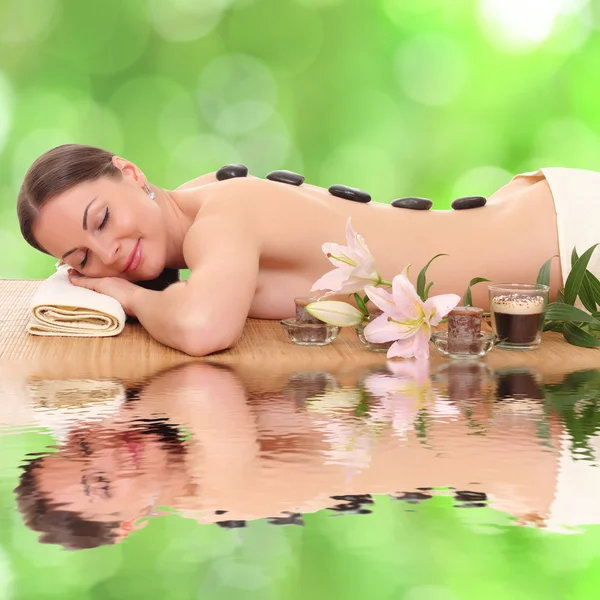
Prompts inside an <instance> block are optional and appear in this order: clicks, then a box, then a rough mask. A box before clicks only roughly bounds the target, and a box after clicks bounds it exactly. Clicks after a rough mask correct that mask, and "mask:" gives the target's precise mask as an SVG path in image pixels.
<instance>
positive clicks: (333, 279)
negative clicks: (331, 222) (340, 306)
mask: <svg viewBox="0 0 600 600" xmlns="http://www.w3.org/2000/svg"><path fill="white" fill-rule="evenodd" d="M346 240H347V242H348V245H347V246H341V245H340V244H335V243H333V242H326V243H325V244H323V247H322V248H323V252H324V253H325V254H326V255H327V258H328V259H329V261H330V262H331V263H332V264H333V265H334V266H335V267H336V268H335V269H333V271H329V272H328V273H325V275H323V277H321V278H320V279H319V280H317V281H316V282H315V283H314V284H313V286H312V288H311V289H310V291H311V292H314V291H316V290H330V291H329V292H327V293H326V294H325V295H324V296H323V298H324V297H326V296H331V295H332V294H343V293H352V292H360V291H361V290H362V289H363V288H364V287H365V286H366V285H369V284H375V285H377V284H378V283H380V282H381V277H380V276H379V272H378V270H377V266H376V265H375V259H374V258H373V256H372V255H371V253H370V252H369V249H368V248H367V244H366V243H365V240H364V239H363V237H362V236H361V235H360V234H358V233H356V232H355V231H354V230H353V229H352V224H351V218H348V221H347V222H346Z"/></svg>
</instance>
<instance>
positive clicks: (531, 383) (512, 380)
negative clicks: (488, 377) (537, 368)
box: [496, 371, 544, 400]
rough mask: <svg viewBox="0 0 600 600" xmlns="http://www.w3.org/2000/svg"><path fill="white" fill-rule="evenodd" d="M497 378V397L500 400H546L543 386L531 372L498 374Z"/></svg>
mask: <svg viewBox="0 0 600 600" xmlns="http://www.w3.org/2000/svg"><path fill="white" fill-rule="evenodd" d="M497 377H498V386H497V389H496V397H497V398H498V399H506V398H518V399H522V398H533V399H536V400H541V399H542V398H544V392H543V391H542V388H541V386H540V385H539V384H538V382H537V381H536V379H535V376H534V374H533V373H531V372H529V371H512V372H510V371H509V372H505V373H498V375H497Z"/></svg>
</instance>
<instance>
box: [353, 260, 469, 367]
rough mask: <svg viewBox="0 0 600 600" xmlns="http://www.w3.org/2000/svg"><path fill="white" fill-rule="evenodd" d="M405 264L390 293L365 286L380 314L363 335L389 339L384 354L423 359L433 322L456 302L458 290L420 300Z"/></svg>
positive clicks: (458, 298)
mask: <svg viewBox="0 0 600 600" xmlns="http://www.w3.org/2000/svg"><path fill="white" fill-rule="evenodd" d="M408 268H409V266H408V265H407V266H406V267H405V268H404V270H403V271H402V273H400V274H399V275H396V277H394V279H393V281H392V293H391V294H390V293H389V292H386V291H385V290H382V289H381V288H377V287H374V286H366V287H365V292H366V294H367V295H368V296H369V299H370V300H371V302H372V303H373V304H375V305H376V306H377V307H378V308H380V309H381V310H382V311H383V314H382V315H380V316H379V317H377V318H375V319H374V320H373V321H371V322H370V323H369V324H368V325H367V326H366V327H365V330H364V334H365V337H366V338H367V339H368V340H369V341H371V342H375V343H379V344H380V343H384V342H392V341H394V342H395V343H394V344H392V345H391V346H390V349H389V350H388V352H387V357H388V358H392V357H395V356H398V357H401V358H412V357H415V358H417V359H426V358H428V357H429V338H430V337H431V328H432V326H435V325H437V324H438V323H439V322H440V321H441V320H442V318H443V317H445V316H446V315H447V314H448V313H449V312H450V311H451V310H452V309H453V308H454V307H455V306H456V305H457V304H458V303H459V302H460V296H458V295H457V294H440V295H438V296H431V297H430V298H428V299H427V300H425V301H423V300H421V298H420V297H419V294H417V290H416V289H415V287H414V286H413V284H412V283H411V282H410V280H409V279H408Z"/></svg>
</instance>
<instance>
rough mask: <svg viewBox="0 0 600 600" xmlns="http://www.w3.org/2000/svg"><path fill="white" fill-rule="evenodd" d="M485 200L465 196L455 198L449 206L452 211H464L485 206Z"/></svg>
mask: <svg viewBox="0 0 600 600" xmlns="http://www.w3.org/2000/svg"><path fill="white" fill-rule="evenodd" d="M486 202H487V200H486V199H485V198H484V197H483V196H465V197H464V198H457V199H456V200H454V202H452V204H451V206H452V208H453V209H454V210H464V209H466V208H479V207H480V206H485V203H486Z"/></svg>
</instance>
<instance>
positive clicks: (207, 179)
mask: <svg viewBox="0 0 600 600" xmlns="http://www.w3.org/2000/svg"><path fill="white" fill-rule="evenodd" d="M235 179H258V177H254V175H246V176H245V177H243V178H242V177H236V178H235ZM223 181H229V179H222V180H220V179H217V171H213V172H212V173H205V174H204V175H200V176H199V177H196V178H195V179H191V180H190V181H186V182H185V183H182V184H181V185H180V186H179V187H177V188H175V189H176V190H178V191H180V190H188V189H192V188H197V187H201V186H203V185H209V184H211V183H219V182H221V183H222V182H223Z"/></svg>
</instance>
